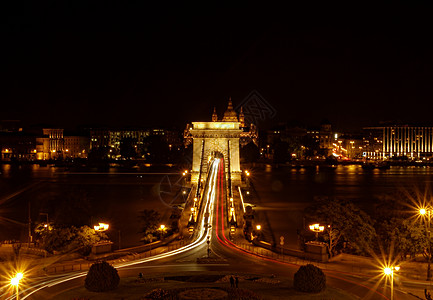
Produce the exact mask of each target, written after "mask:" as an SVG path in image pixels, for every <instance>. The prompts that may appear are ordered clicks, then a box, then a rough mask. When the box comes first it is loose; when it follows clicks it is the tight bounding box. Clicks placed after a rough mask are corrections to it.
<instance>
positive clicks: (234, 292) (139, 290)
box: [40, 271, 355, 300]
mask: <svg viewBox="0 0 433 300" xmlns="http://www.w3.org/2000/svg"><path fill="white" fill-rule="evenodd" d="M137 275H138V274H137ZM231 276H233V277H238V288H236V287H231V284H230V277H231ZM200 291H201V292H202V293H201V294H202V295H206V298H198V297H195V298H188V297H191V295H197V294H199V295H200ZM223 294H224V295H225V294H227V295H225V296H224V297H222V298H218V297H220V296H222V295H223ZM151 295H153V296H155V297H154V298H152V297H151ZM40 296H46V297H45V298H44V299H55V300H63V299H92V300H110V299H122V298H123V299H297V300H304V299H305V300H306V299H313V300H319V299H335V300H343V299H354V298H355V297H354V296H353V295H351V294H349V293H346V292H344V291H342V290H339V289H335V288H332V287H326V289H325V290H324V291H322V292H320V293H317V294H309V293H303V292H299V291H296V290H295V289H294V288H293V278H289V277H280V276H274V275H269V274H247V273H227V272H211V271H210V272H183V273H165V274H163V273H160V274H154V273H153V274H152V275H150V274H143V275H142V278H138V276H136V277H125V278H121V280H120V284H119V287H118V288H117V289H116V290H113V291H111V292H103V293H94V292H89V291H87V290H86V289H85V288H84V286H83V287H80V288H76V289H71V290H67V291H64V292H62V293H58V294H56V295H54V296H53V295H48V294H47V295H42V294H40ZM158 296H160V297H159V298H158ZM211 297H215V298H211Z"/></svg>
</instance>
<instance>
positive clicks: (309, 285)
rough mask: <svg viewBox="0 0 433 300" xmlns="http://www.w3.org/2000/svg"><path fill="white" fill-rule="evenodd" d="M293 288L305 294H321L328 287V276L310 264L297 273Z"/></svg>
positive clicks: (300, 268)
mask: <svg viewBox="0 0 433 300" xmlns="http://www.w3.org/2000/svg"><path fill="white" fill-rule="evenodd" d="M293 286H294V287H295V289H296V290H298V291H301V292H305V293H319V292H321V291H323V290H324V289H325V287H326V275H325V274H324V273H323V271H322V270H321V269H320V268H318V267H316V266H315V265H312V264H308V265H305V266H301V267H299V269H298V271H296V273H295V276H294V280H293Z"/></svg>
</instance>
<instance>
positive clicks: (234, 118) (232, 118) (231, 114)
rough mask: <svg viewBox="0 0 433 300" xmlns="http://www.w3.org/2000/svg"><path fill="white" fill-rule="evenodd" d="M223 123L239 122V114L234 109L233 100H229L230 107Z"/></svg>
mask: <svg viewBox="0 0 433 300" xmlns="http://www.w3.org/2000/svg"><path fill="white" fill-rule="evenodd" d="M223 122H238V114H237V113H236V112H235V110H234V109H233V103H232V98H229V105H228V106H227V110H226V111H225V113H224V117H223Z"/></svg>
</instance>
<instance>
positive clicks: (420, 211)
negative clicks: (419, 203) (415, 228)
mask: <svg viewBox="0 0 433 300" xmlns="http://www.w3.org/2000/svg"><path fill="white" fill-rule="evenodd" d="M419 213H420V214H421V215H425V214H426V213H427V211H426V210H425V208H421V209H420V210H419Z"/></svg>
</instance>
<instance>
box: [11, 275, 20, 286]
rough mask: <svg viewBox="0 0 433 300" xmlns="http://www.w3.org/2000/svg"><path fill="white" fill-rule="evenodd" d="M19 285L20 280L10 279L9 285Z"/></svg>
mask: <svg viewBox="0 0 433 300" xmlns="http://www.w3.org/2000/svg"><path fill="white" fill-rule="evenodd" d="M19 283H20V280H19V279H18V278H16V277H14V278H12V279H11V284H12V285H18V284H19Z"/></svg>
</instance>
